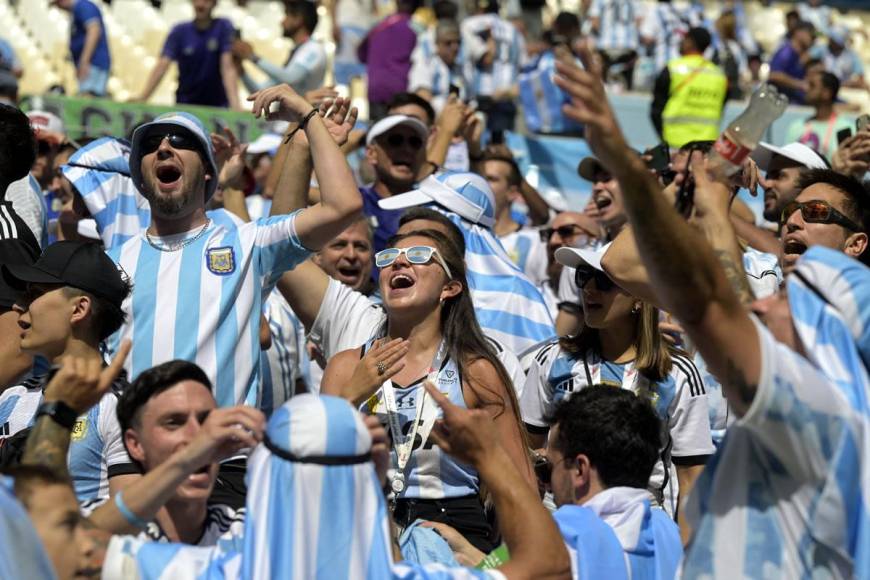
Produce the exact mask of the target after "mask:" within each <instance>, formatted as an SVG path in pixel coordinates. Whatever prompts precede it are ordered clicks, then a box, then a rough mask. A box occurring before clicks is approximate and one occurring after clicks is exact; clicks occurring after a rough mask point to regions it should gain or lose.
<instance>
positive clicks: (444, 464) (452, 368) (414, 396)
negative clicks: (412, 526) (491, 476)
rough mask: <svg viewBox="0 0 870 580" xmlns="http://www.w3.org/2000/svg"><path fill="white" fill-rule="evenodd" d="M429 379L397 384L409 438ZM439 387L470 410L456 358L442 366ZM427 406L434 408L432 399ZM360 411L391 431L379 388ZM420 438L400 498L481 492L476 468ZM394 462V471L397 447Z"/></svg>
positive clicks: (451, 400)
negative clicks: (424, 442) (424, 387)
mask: <svg viewBox="0 0 870 580" xmlns="http://www.w3.org/2000/svg"><path fill="white" fill-rule="evenodd" d="M371 344H372V341H369V343H368V344H366V345H365V347H364V348H363V351H362V353H361V355H365V352H366V351H367V350H368V349H369V348H370V347H371ZM425 378H426V377H422V378H421V379H419V380H417V381H415V382H414V383H412V384H410V385H405V386H402V385H399V384H397V383H395V382H394V383H393V387H394V392H395V394H396V408H397V410H398V413H399V416H400V421H401V424H402V433H403V434H405V435H407V434H408V433H410V432H411V431H412V429H414V420H415V418H416V417H417V407H418V406H419V405H420V397H422V396H423V395H424V393H425V391H424V389H423V381H424V380H425ZM435 384H436V386H437V387H438V390H439V391H441V393H442V394H444V395H445V396H446V397H447V398H448V399H450V402H451V403H453V404H454V405H457V406H459V407H462V408H463V409H464V408H466V407H467V406H466V404H465V397H464V396H463V394H462V375H461V374H460V372H459V366H458V365H457V364H456V362H454V361H453V359H452V358H450V357H447V358H446V359H445V360H444V362H443V363H442V364H441V368H440V369H439V371H438V376H437V378H436V379H435ZM427 398H428V397H427ZM427 404H428V405H433V403H432V401H431V400H430V401H428V403H427ZM360 411H362V412H363V413H365V414H367V415H374V416H376V417H377V418H378V419H379V420H380V422H381V423H382V424H383V425H384V426H385V427H386V428H387V429H389V428H390V421H389V416H388V414H387V407H386V404H385V403H384V394H383V390H382V389H378V390H377V392H375V394H374V395H372V397H370V398H369V400H367V401H366V402H365V403H363V404H362V405H360ZM436 416H437V417H442V416H443V413H442V411H441V409H440V408H438V410H437V414H436ZM422 423H423V420H422V419H421V420H420V422H419V423H418V424H417V427H421V426H422ZM417 437H418V438H417V440H416V441H414V446H413V448H412V453H411V457H410V459H409V460H408V465H407V466H405V483H406V485H405V489H404V491H402V492H401V493H400V494H398V495H397V499H445V498H456V497H466V496H469V495H476V494H478V493H479V492H480V477H479V476H478V474H477V471H476V470H475V469H474V468H473V467H471V466H470V465H467V464H464V463H459V462H458V461H456V460H455V459H453V458H452V457H451V456H450V455H448V454H446V453H444V452H443V451H441V448H440V447H438V446H437V445H435V442H434V441H433V440H432V439H431V438H427V440H426V444H425V445H423V446H422V448H421V447H420V443H422V436H421V434H420V432H418V435H417ZM392 461H393V469H396V465H397V461H398V459H397V455H396V450H395V447H394V448H393V450H392Z"/></svg>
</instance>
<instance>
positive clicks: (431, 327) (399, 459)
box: [321, 230, 533, 552]
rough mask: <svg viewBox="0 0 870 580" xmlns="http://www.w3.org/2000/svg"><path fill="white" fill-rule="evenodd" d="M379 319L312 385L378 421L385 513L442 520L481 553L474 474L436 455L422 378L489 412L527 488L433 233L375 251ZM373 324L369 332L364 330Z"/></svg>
mask: <svg viewBox="0 0 870 580" xmlns="http://www.w3.org/2000/svg"><path fill="white" fill-rule="evenodd" d="M375 263H376V265H377V266H378V268H380V269H381V276H380V290H381V295H382V296H383V301H384V302H383V304H384V309H385V311H386V313H387V319H386V324H385V325H384V327H383V328H381V329H380V331H379V332H377V333H376V337H377V338H376V339H372V340H370V341H368V342H367V343H366V344H365V345H364V346H363V347H362V348H355V349H351V350H346V351H343V352H340V353H338V354H337V355H335V356H334V357H333V358H332V359H331V360H330V361H329V364H328V366H327V367H326V371H325V372H324V375H323V381H322V383H321V387H322V390H321V392H322V393H324V394H335V395H340V396H342V397H344V398H346V399H348V400H350V401H352V402H353V403H354V404H356V405H359V407H360V409H361V410H362V411H363V412H365V413H368V414H373V415H377V416H378V418H379V419H380V420H381V422H382V423H384V424H386V425H387V427H388V429H389V431H390V433H391V437H392V444H393V448H394V453H393V470H392V472H391V474H390V477H389V482H388V485H389V487H390V489H391V490H392V493H393V502H394V505H393V508H394V511H393V516H394V518H395V519H396V522H397V523H398V524H399V525H400V526H402V527H405V526H408V525H410V524H412V523H413V522H414V521H415V520H416V519H418V518H421V519H429V520H435V521H441V522H444V523H448V524H450V525H451V526H453V527H454V528H456V529H457V530H459V531H460V532H461V533H462V534H463V535H465V536H466V537H467V538H468V540H469V541H470V542H471V543H472V544H474V545H475V546H477V547H478V548H479V549H481V550H483V551H484V552H489V551H490V550H492V549H493V548H494V547H495V546H494V545H493V541H492V530H491V526H490V524H489V523H488V521H487V518H486V515H485V513H484V508H483V502H482V501H481V498H480V479H479V476H478V473H477V471H476V470H475V469H474V468H473V467H471V466H470V465H466V464H463V463H460V462H457V461H456V460H454V459H452V458H451V457H450V456H448V455H447V454H445V453H443V452H442V451H441V450H440V449H439V448H438V447H437V446H436V445H434V444H433V442H432V440H431V439H429V432H430V430H431V428H432V424H433V423H434V421H435V419H436V418H437V417H438V415H439V412H438V409H437V407H436V405H435V404H434V402H433V401H432V400H431V397H427V396H426V392H425V390H424V388H423V383H424V382H426V381H428V382H431V383H432V384H434V385H435V386H436V387H437V388H438V390H439V391H441V392H442V393H444V394H445V395H446V396H447V397H448V398H449V399H450V400H451V401H452V402H453V403H454V404H456V405H459V406H461V407H467V408H481V409H484V410H486V411H488V412H490V413H491V415H492V416H493V418H494V420H495V423H496V426H497V428H498V431H499V435H500V438H501V443H502V445H503V446H504V448H505V449H506V450H507V452H508V455H509V457H511V459H512V460H513V462H514V464H515V465H516V466H517V468H518V469H519V471H520V472H521V473H522V474H523V475H524V476H525V478H526V481H527V482H528V483H529V485H530V486H532V485H533V475H532V471H531V466H530V464H529V460H528V454H527V452H526V449H527V447H526V444H525V438H524V430H523V428H522V426H521V424H520V421H519V404H518V402H517V400H516V396H515V394H514V392H513V389H512V388H511V387H510V386H509V385H510V384H511V381H510V378H509V377H508V375H507V373H506V372H505V370H504V368H503V367H502V365H501V363H499V362H498V358H497V357H496V354H495V352H494V350H493V348H492V346H491V344H490V342H489V341H488V340H487V339H486V338H485V337H484V335H483V333H482V331H481V329H480V326H479V325H478V323H477V319H476V317H475V312H474V307H473V305H472V302H471V295H470V292H469V287H468V283H467V280H466V275H465V262H464V260H463V258H462V255H461V253H460V251H459V250H458V249H457V248H456V247H455V246H454V245H453V244H452V243H451V242H450V241H449V240H448V239H447V238H446V237H445V236H444V235H443V234H441V233H440V232H437V231H433V230H422V231H415V232H410V233H407V234H404V235H400V236H396V237H395V238H393V239H392V240H391V241H390V243H389V244H388V247H387V249H385V250H383V251H381V252H378V254H377V255H376V257H375ZM373 330H377V329H373Z"/></svg>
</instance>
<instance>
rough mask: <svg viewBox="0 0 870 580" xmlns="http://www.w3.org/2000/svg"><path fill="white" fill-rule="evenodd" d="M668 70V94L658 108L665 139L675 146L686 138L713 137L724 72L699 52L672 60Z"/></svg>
mask: <svg viewBox="0 0 870 580" xmlns="http://www.w3.org/2000/svg"><path fill="white" fill-rule="evenodd" d="M668 71H669V72H670V76H671V87H670V97H668V102H667V104H666V105H665V110H664V111H663V112H662V128H663V131H662V132H663V134H664V138H665V141H666V142H667V143H668V145H670V146H671V147H674V148H676V147H682V146H683V145H685V144H686V143H688V142H689V141H699V140H710V141H712V140H714V139H716V137H718V136H719V122H720V121H721V120H722V104H723V103H724V102H725V93H726V92H727V90H728V79H727V78H726V77H725V74H724V73H723V72H722V70H721V69H720V68H719V67H718V66H716V65H715V64H713V63H712V62H710V61H708V60H707V59H705V58H704V57H703V56H701V55H699V54H692V55H688V56H682V57H680V58H677V59H674V60H672V61H671V62H669V63H668Z"/></svg>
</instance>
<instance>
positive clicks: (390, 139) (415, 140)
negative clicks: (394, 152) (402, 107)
mask: <svg viewBox="0 0 870 580" xmlns="http://www.w3.org/2000/svg"><path fill="white" fill-rule="evenodd" d="M384 142H385V143H386V144H387V145H389V146H390V147H392V148H398V147H402V146H403V145H405V144H406V143H407V144H408V147H410V148H411V149H413V150H414V151H418V150H419V149H420V147H422V146H423V140H422V139H420V137H418V136H417V135H409V136H407V137H406V136H405V135H400V134H399V133H393V134H391V135H387V136H386V137H385V138H384Z"/></svg>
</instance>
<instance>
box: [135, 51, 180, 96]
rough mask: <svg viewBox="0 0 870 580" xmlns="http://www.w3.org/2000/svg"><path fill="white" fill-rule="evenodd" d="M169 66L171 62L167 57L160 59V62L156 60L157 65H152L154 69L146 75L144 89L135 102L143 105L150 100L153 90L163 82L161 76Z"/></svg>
mask: <svg viewBox="0 0 870 580" xmlns="http://www.w3.org/2000/svg"><path fill="white" fill-rule="evenodd" d="M170 64H172V60H171V59H170V58H169V57H168V56H161V57H160V60H158V61H157V64H155V65H154V68H153V69H151V74H149V75H148V80H147V81H145V87H144V88H143V89H142V92H141V93H140V94H139V98H138V99H136V100H137V101H141V102H143V103H144V102H147V101H148V99H150V98H151V95H152V94H154V90H155V89H157V85H159V84H160V81H161V80H163V75H165V74H166V71H167V70H168V69H169V65H170Z"/></svg>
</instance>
